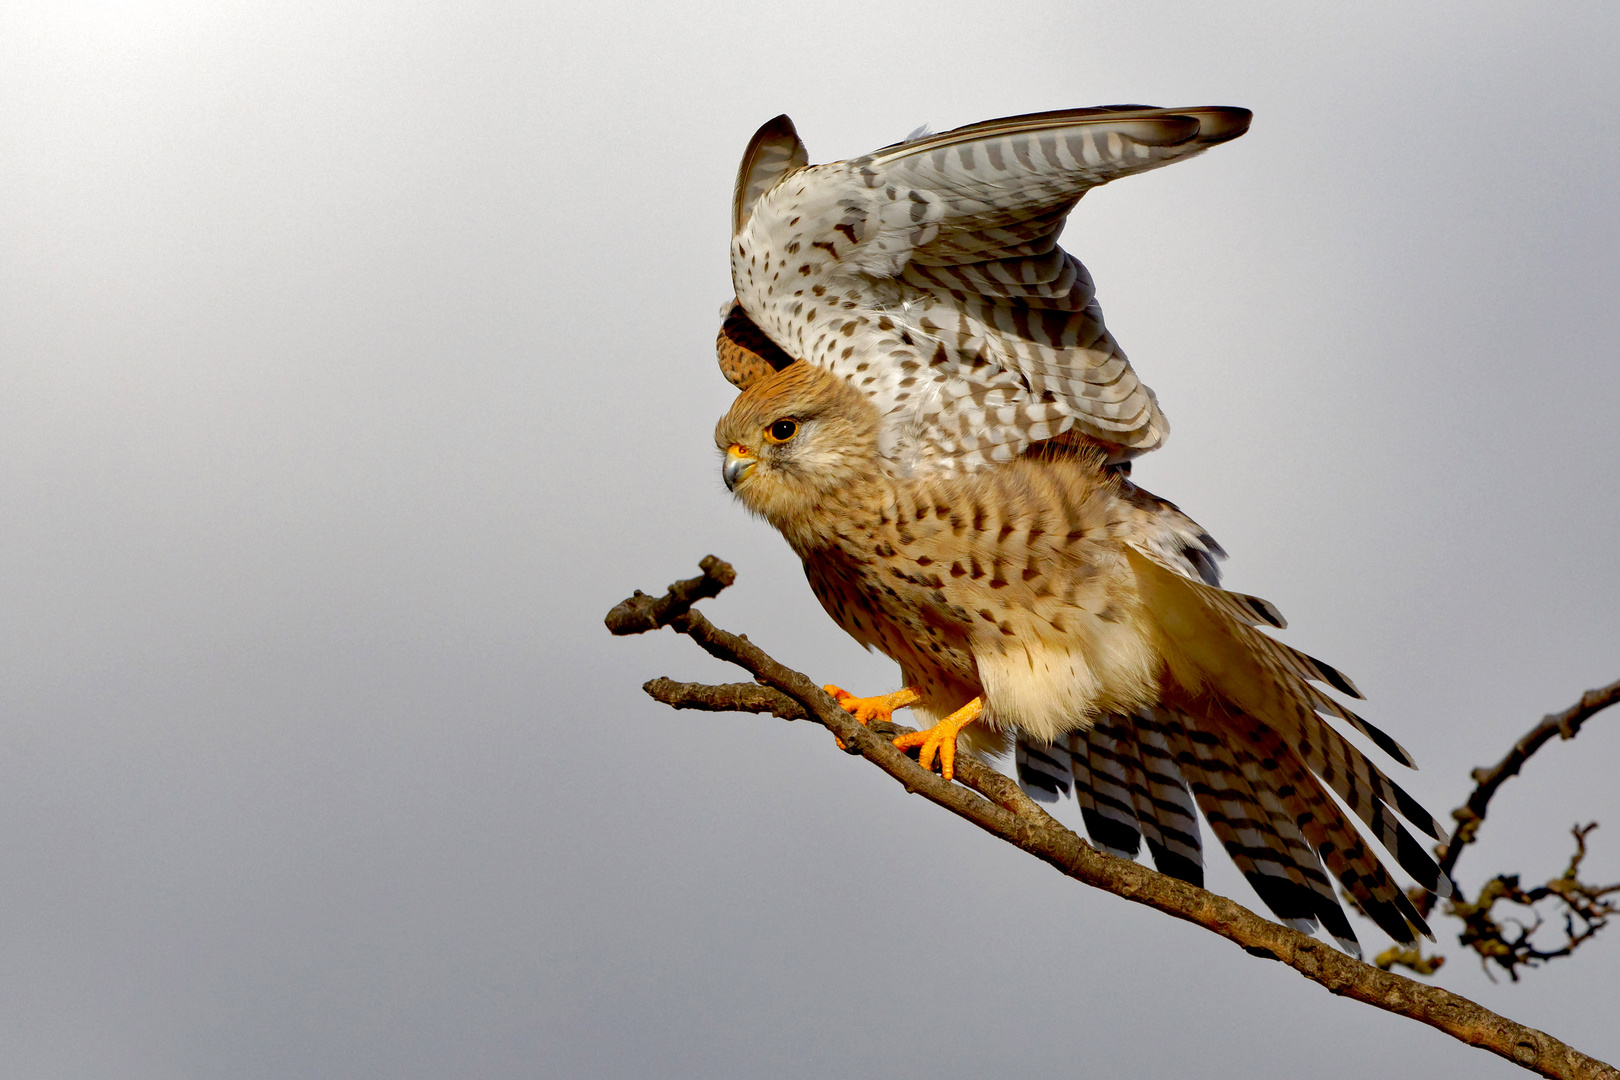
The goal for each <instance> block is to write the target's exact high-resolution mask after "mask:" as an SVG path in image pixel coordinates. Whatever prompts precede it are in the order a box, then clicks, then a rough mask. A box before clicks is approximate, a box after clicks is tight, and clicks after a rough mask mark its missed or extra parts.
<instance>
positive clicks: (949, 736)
mask: <svg viewBox="0 0 1620 1080" xmlns="http://www.w3.org/2000/svg"><path fill="white" fill-rule="evenodd" d="M983 712H984V698H982V697H976V698H974V699H973V700H972V701H970V702H968V703H967V704H966V705H964V706H962V707H961V708H960V709H957V710H956V711H955V712H953V713H951V715H949V716H947V717H946V718H945V719H943V720H941V721H940V722H939V723H937V724H935V725H934V726H933V727H931V728H929V729H928V730H927V731H914V732H912V733H911V734H910V735H902V736H900V737H899V738H898V739H896V740H894V745H895V746H897V747H899V748H900V749H901V750H909V749H911V748H912V747H913V746H920V747H922V749H921V750H919V751H917V764H919V765H921V766H922V767H923V768H925V769H929V770H932V769H933V767H934V752H935V751H936V750H937V751H938V752H939V774H940V775H941V776H943V777H944V778H945V779H947V780H949V779H951V778H952V777H954V776H955V775H956V737H957V735H959V734H961V732H962V729H963V728H965V727H967V726H968V725H969V724H971V723H973V721H975V720H977V719H978V718H979V715H980V714H981V713H983Z"/></svg>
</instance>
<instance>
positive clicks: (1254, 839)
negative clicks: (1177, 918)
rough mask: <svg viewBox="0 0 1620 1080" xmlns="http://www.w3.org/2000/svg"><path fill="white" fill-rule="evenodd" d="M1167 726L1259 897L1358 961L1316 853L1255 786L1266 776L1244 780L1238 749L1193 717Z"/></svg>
mask: <svg viewBox="0 0 1620 1080" xmlns="http://www.w3.org/2000/svg"><path fill="white" fill-rule="evenodd" d="M1165 727H1166V731H1167V733H1168V734H1169V735H1170V737H1171V741H1172V744H1173V745H1174V746H1175V750H1176V761H1177V764H1178V765H1179V766H1180V767H1181V772H1182V775H1184V776H1186V777H1187V778H1188V781H1189V783H1190V784H1191V785H1192V793H1193V796H1194V798H1196V799H1197V800H1198V805H1199V808H1200V809H1201V810H1203V812H1204V818H1205V820H1206V821H1208V822H1209V825H1210V828H1211V829H1212V830H1214V832H1215V835H1216V836H1217V837H1218V838H1219V839H1220V841H1221V844H1222V845H1223V846H1224V847H1225V848H1226V851H1227V854H1228V855H1230V856H1231V857H1232V861H1233V862H1234V863H1236V864H1237V867H1238V869H1239V870H1240V871H1241V872H1242V873H1243V876H1244V877H1246V878H1248V879H1249V884H1250V885H1251V886H1253V888H1254V891H1255V892H1256V893H1257V894H1258V895H1259V897H1260V899H1261V900H1263V901H1265V904H1266V906H1267V907H1269V908H1270V909H1271V910H1272V912H1273V913H1275V914H1276V915H1277V917H1278V918H1279V919H1282V920H1283V921H1284V922H1286V923H1289V924H1290V925H1292V926H1293V927H1294V928H1295V929H1297V930H1300V931H1302V932H1304V933H1309V932H1310V931H1311V930H1313V929H1315V927H1316V925H1317V923H1318V922H1320V923H1321V924H1322V925H1323V926H1324V927H1325V928H1326V929H1327V930H1328V932H1329V933H1331V934H1332V935H1333V936H1334V937H1335V938H1336V939H1338V941H1339V943H1340V944H1341V945H1343V946H1344V947H1345V948H1346V950H1347V951H1350V952H1353V953H1355V954H1356V955H1358V956H1359V955H1360V945H1359V944H1358V943H1357V941H1356V935H1355V931H1354V930H1353V929H1352V928H1351V927H1350V922H1349V920H1348V919H1347V918H1345V914H1344V910H1343V908H1341V907H1340V905H1339V899H1338V896H1337V895H1336V894H1335V893H1334V891H1333V884H1332V882H1331V881H1330V880H1329V879H1328V877H1327V873H1326V871H1325V870H1324V869H1323V867H1322V864H1321V862H1320V861H1319V860H1318V859H1317V857H1316V854H1315V853H1314V852H1313V851H1312V850H1311V848H1310V846H1309V845H1308V844H1306V843H1305V841H1304V838H1303V837H1302V836H1301V835H1300V831H1299V829H1298V828H1297V827H1295V825H1294V824H1293V822H1291V821H1290V820H1289V817H1288V815H1287V814H1286V813H1282V812H1280V809H1279V808H1278V807H1277V801H1276V800H1275V799H1273V800H1271V801H1272V806H1270V807H1268V806H1267V805H1266V802H1265V801H1263V800H1262V799H1261V797H1260V796H1259V794H1257V790H1256V788H1257V787H1258V789H1259V790H1261V791H1266V790H1268V789H1269V787H1270V785H1269V783H1268V782H1267V781H1266V780H1265V778H1263V777H1261V778H1253V777H1252V775H1251V774H1246V773H1245V770H1244V769H1243V767H1242V765H1241V763H1240V762H1239V761H1238V758H1237V755H1236V754H1235V753H1234V751H1233V748H1232V747H1231V746H1229V745H1228V744H1227V742H1226V741H1225V740H1223V739H1222V738H1221V737H1220V736H1219V735H1217V734H1215V733H1214V732H1211V731H1206V730H1203V729H1202V728H1201V727H1199V726H1197V725H1196V723H1195V722H1194V721H1193V719H1192V717H1190V716H1187V715H1179V716H1178V715H1175V714H1166V725H1165ZM1257 780H1258V783H1257V782H1256V781H1257Z"/></svg>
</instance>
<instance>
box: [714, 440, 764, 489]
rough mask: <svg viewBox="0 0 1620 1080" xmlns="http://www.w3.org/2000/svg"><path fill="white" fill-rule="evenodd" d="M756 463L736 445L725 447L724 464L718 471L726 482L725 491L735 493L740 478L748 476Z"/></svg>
mask: <svg viewBox="0 0 1620 1080" xmlns="http://www.w3.org/2000/svg"><path fill="white" fill-rule="evenodd" d="M755 464H757V462H756V461H755V460H754V458H752V457H750V456H749V454H748V452H747V451H745V450H744V449H743V448H742V447H740V446H738V445H737V444H736V443H732V444H731V445H730V446H728V447H726V463H725V465H723V466H722V467H721V469H720V475H721V476H722V477H723V478H724V479H725V481H726V490H727V491H736V490H737V485H738V484H739V483H740V482H741V481H742V478H743V477H745V476H747V475H748V471H749V470H750V469H752V468H753V467H754V466H755Z"/></svg>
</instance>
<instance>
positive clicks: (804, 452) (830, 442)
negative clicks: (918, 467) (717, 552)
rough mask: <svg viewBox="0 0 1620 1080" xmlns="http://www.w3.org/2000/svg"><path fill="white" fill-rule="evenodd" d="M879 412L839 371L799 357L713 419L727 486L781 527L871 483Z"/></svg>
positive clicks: (875, 470) (877, 467)
mask: <svg viewBox="0 0 1620 1080" xmlns="http://www.w3.org/2000/svg"><path fill="white" fill-rule="evenodd" d="M877 428H878V413H877V409H875V408H874V407H873V406H872V403H871V402H869V401H868V400H867V399H866V398H865V396H863V395H862V394H861V393H860V392H859V391H858V390H856V389H855V388H854V387H852V386H850V385H849V383H848V382H846V381H845V380H844V379H842V378H841V377H839V376H837V375H834V374H832V373H831V372H829V371H826V370H823V369H822V368H818V367H815V366H814V365H811V364H807V363H805V362H804V361H802V360H801V361H798V362H796V363H794V364H792V365H790V366H788V367H785V368H783V369H782V370H781V371H777V372H773V373H772V374H770V375H769V376H766V377H765V378H762V379H760V380H759V381H757V382H755V383H753V384H751V385H750V386H749V387H748V389H747V390H745V391H743V392H742V393H741V394H740V395H738V397H737V400H736V401H735V402H734V403H733V404H732V406H731V410H730V411H729V412H727V413H726V415H725V416H723V417H721V419H720V423H719V424H717V425H715V429H714V442H715V445H716V446H718V447H719V448H720V450H721V452H722V453H724V454H725V461H724V463H723V464H722V466H721V475H722V476H724V478H725V481H726V487H727V488H729V489H730V490H731V491H732V492H734V493H735V494H736V496H737V498H739V499H741V500H742V501H743V504H744V505H746V506H747V507H748V509H750V510H752V511H753V512H754V513H756V514H759V515H760V516H762V517H764V518H765V519H766V520H768V521H770V523H771V524H773V525H775V526H776V527H777V528H778V529H782V530H784V531H787V529H788V528H790V527H792V526H794V525H797V524H801V523H803V522H805V521H807V520H809V519H810V518H811V517H813V516H814V514H815V511H816V509H817V508H818V507H820V506H824V505H826V504H827V503H828V502H830V501H837V497H838V496H840V495H843V494H847V493H849V492H850V491H851V490H852V489H853V488H855V487H857V486H859V485H861V484H863V483H865V482H869V481H870V480H871V479H872V478H873V477H874V476H876V475H877V474H878V473H879V472H880V471H881V466H880V465H879V464H878V462H877Z"/></svg>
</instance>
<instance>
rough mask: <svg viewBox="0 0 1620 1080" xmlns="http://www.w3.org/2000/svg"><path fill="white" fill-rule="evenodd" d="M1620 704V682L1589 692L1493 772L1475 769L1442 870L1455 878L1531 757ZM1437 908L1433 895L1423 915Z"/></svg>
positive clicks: (1517, 745) (1546, 722) (1530, 735)
mask: <svg viewBox="0 0 1620 1080" xmlns="http://www.w3.org/2000/svg"><path fill="white" fill-rule="evenodd" d="M1617 701H1620V682H1612V683H1610V684H1609V685H1608V686H1604V687H1601V688H1599V689H1597V690H1588V691H1587V692H1586V693H1584V694H1582V695H1581V700H1580V701H1577V702H1576V703H1575V704H1574V705H1571V706H1570V707H1569V708H1567V709H1565V710H1564V711H1563V712H1560V713H1550V714H1549V715H1547V716H1545V717H1542V720H1541V723H1539V724H1537V725H1536V726H1535V727H1533V728H1531V729H1530V730H1529V732H1527V733H1526V734H1525V736H1524V737H1523V738H1522V739H1520V740H1519V741H1518V742H1516V743H1514V744H1513V749H1511V750H1509V751H1508V753H1507V756H1506V757H1504V758H1503V759H1502V760H1501V761H1498V762H1497V763H1496V764H1495V765H1493V766H1491V767H1490V768H1489V769H1486V768H1478V769H1475V770H1474V772H1473V777H1474V784H1475V787H1474V793H1473V794H1472V795H1470V796H1468V801H1467V802H1466V803H1464V804H1463V805H1462V806H1460V807H1458V808H1457V809H1456V810H1453V811H1452V812H1451V816H1452V817H1454V818H1456V819H1457V832H1456V834H1455V835H1454V836H1452V838H1451V842H1450V843H1449V844H1447V845H1446V848H1445V851H1444V852H1442V853H1441V855H1440V869H1441V870H1442V871H1444V872H1445V874H1446V876H1447V877H1450V876H1451V871H1452V870H1453V869H1454V868H1455V867H1456V865H1457V859H1458V857H1459V856H1461V855H1462V852H1463V848H1465V847H1467V846H1468V845H1469V844H1472V843H1473V842H1474V840H1475V838H1476V837H1477V836H1478V835H1479V827H1480V826H1481V825H1483V824H1484V823H1485V812H1486V810H1487V809H1488V808H1489V807H1490V804H1491V798H1492V797H1493V796H1494V795H1495V794H1496V789H1497V788H1499V787H1501V786H1502V784H1503V783H1504V782H1505V781H1506V780H1507V779H1508V778H1509V777H1511V776H1517V775H1518V774H1519V769H1521V768H1522V767H1523V766H1524V763H1525V762H1526V761H1528V760H1530V755H1531V754H1534V753H1535V752H1536V751H1537V750H1540V749H1541V748H1542V746H1543V745H1545V744H1546V743H1547V741H1548V740H1549V739H1551V738H1552V737H1553V736H1554V735H1557V736H1558V737H1559V738H1561V739H1573V738H1574V737H1575V735H1576V734H1577V733H1578V732H1579V731H1580V730H1581V725H1582V724H1584V723H1586V722H1587V721H1588V720H1590V719H1591V718H1592V717H1593V716H1595V715H1597V714H1598V713H1599V712H1602V711H1603V710H1604V709H1606V708H1608V707H1609V706H1610V705H1613V704H1614V703H1615V702H1617ZM1425 895H1428V894H1425ZM1433 906H1434V900H1433V898H1432V896H1431V897H1430V899H1429V900H1428V902H1427V903H1425V904H1424V905H1423V908H1422V911H1423V914H1425V915H1427V914H1428V913H1429V909H1430V908H1431V907H1433Z"/></svg>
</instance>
